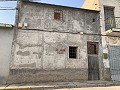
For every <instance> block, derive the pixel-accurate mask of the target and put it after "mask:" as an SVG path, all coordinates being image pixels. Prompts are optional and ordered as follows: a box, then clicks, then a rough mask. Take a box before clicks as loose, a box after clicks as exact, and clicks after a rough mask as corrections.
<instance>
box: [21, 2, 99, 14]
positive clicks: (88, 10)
mask: <svg viewBox="0 0 120 90" xmlns="http://www.w3.org/2000/svg"><path fill="white" fill-rule="evenodd" d="M23 2H26V3H34V4H42V5H50V6H58V7H64V8H72V9H77V10H87V11H94V12H99V11H98V10H96V11H95V10H92V9H87V8H77V7H70V6H63V5H55V4H48V3H41V2H33V1H24V0H23Z"/></svg>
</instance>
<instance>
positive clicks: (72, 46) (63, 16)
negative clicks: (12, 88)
mask: <svg viewBox="0 0 120 90" xmlns="http://www.w3.org/2000/svg"><path fill="white" fill-rule="evenodd" d="M19 5H20V6H19V12H18V23H17V24H18V29H16V32H15V37H14V42H13V48H12V61H11V65H10V76H9V82H12V83H20V82H46V81H73V80H74V81H80V80H102V79H103V71H102V70H103V62H102V58H101V56H102V53H101V47H102V43H101V36H100V35H99V34H100V33H101V32H100V22H99V12H98V11H93V10H87V9H79V8H73V7H66V6H59V5H51V4H45V3H37V2H27V1H21V2H20V3H19Z"/></svg>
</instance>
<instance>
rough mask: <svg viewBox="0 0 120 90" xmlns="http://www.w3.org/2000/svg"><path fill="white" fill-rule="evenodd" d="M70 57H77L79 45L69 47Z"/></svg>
mask: <svg viewBox="0 0 120 90" xmlns="http://www.w3.org/2000/svg"><path fill="white" fill-rule="evenodd" d="M69 58H77V47H69Z"/></svg>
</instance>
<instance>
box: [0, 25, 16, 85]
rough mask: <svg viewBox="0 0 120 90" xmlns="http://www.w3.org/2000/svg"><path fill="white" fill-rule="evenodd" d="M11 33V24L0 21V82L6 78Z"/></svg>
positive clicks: (11, 40)
mask: <svg viewBox="0 0 120 90" xmlns="http://www.w3.org/2000/svg"><path fill="white" fill-rule="evenodd" d="M13 33H14V30H13V25H11V24H3V23H0V84H5V83H6V81H7V79H8V75H9V65H10V60H11V47H12V42H13Z"/></svg>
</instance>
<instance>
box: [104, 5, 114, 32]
mask: <svg viewBox="0 0 120 90" xmlns="http://www.w3.org/2000/svg"><path fill="white" fill-rule="evenodd" d="M104 17H105V29H106V30H109V29H110V28H113V27H115V18H114V7H108V6H105V7H104Z"/></svg>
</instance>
